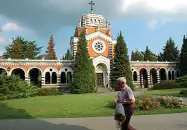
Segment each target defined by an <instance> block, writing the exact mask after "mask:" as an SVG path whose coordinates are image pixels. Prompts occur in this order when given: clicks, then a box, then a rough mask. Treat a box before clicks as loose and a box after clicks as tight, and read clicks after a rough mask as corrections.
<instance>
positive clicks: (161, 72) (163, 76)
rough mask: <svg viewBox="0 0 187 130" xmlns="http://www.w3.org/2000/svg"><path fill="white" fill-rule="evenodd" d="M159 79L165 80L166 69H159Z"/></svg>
mask: <svg viewBox="0 0 187 130" xmlns="http://www.w3.org/2000/svg"><path fill="white" fill-rule="evenodd" d="M159 75H160V80H161V81H162V80H166V70H165V69H164V68H161V69H160V71H159Z"/></svg>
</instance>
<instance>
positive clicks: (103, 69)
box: [95, 63, 108, 87]
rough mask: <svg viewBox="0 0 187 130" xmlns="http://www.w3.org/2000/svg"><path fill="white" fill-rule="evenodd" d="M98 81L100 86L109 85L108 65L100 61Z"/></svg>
mask: <svg viewBox="0 0 187 130" xmlns="http://www.w3.org/2000/svg"><path fill="white" fill-rule="evenodd" d="M95 70H96V83H97V86H98V87H106V86H108V80H107V66H106V65H105V64H103V63H100V64H98V65H97V66H96V68H95Z"/></svg>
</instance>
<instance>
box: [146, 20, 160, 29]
mask: <svg viewBox="0 0 187 130" xmlns="http://www.w3.org/2000/svg"><path fill="white" fill-rule="evenodd" d="M147 25H148V28H150V29H151V30H154V29H155V28H156V27H157V25H158V21H157V20H150V21H148V23H147Z"/></svg>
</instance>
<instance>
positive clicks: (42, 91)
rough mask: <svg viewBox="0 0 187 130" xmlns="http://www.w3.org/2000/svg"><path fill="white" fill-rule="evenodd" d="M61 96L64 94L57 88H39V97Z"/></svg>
mask: <svg viewBox="0 0 187 130" xmlns="http://www.w3.org/2000/svg"><path fill="white" fill-rule="evenodd" d="M61 94H62V93H61V92H60V91H59V90H58V89H57V88H39V89H38V92H37V95H38V96H52V95H61Z"/></svg>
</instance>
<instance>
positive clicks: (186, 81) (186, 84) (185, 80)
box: [176, 75, 187, 88]
mask: <svg viewBox="0 0 187 130" xmlns="http://www.w3.org/2000/svg"><path fill="white" fill-rule="evenodd" d="M176 83H179V84H180V85H181V87H183V88H187V75H185V76H182V77H180V78H178V79H177V80H176Z"/></svg>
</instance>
